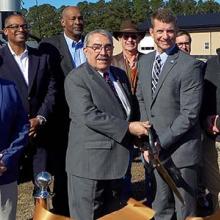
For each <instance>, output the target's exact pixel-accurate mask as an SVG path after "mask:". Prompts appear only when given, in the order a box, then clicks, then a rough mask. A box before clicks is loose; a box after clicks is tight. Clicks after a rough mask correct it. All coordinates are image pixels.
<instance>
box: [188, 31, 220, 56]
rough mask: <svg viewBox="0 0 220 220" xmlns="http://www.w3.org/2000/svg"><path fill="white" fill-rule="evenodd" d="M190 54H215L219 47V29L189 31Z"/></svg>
mask: <svg viewBox="0 0 220 220" xmlns="http://www.w3.org/2000/svg"><path fill="white" fill-rule="evenodd" d="M190 35H191V37H192V51H191V54H192V55H216V49H217V48H219V47H220V31H203V32H199V31H198V32H193V33H192V32H191V33H190Z"/></svg>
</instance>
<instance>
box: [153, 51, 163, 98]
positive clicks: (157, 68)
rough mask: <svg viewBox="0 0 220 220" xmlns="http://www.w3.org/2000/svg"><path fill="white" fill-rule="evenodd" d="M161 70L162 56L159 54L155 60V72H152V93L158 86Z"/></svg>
mask: <svg viewBox="0 0 220 220" xmlns="http://www.w3.org/2000/svg"><path fill="white" fill-rule="evenodd" d="M160 71H161V58H160V56H159V55H158V56H157V57H156V59H155V61H154V67H153V72H152V82H151V88H152V94H154V92H155V90H156V88H157V83H158V81H159V76H160Z"/></svg>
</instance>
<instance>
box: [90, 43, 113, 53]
mask: <svg viewBox="0 0 220 220" xmlns="http://www.w3.org/2000/svg"><path fill="white" fill-rule="evenodd" d="M86 47H88V48H91V49H93V50H94V52H95V53H100V52H101V51H102V49H103V48H104V50H105V51H106V52H112V50H113V48H114V46H113V45H111V44H106V45H102V44H94V45H92V46H86Z"/></svg>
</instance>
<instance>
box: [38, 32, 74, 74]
mask: <svg viewBox="0 0 220 220" xmlns="http://www.w3.org/2000/svg"><path fill="white" fill-rule="evenodd" d="M39 49H40V50H42V51H43V52H44V53H47V54H49V55H50V59H51V61H52V62H53V64H54V65H55V66H56V67H57V66H58V68H59V69H60V70H61V72H62V74H63V76H64V77H65V76H66V75H67V74H68V73H69V72H70V71H71V70H72V69H73V68H74V65H73V62H72V57H71V54H70V51H69V48H68V45H67V43H66V40H65V38H64V34H63V33H61V34H59V35H56V36H53V37H51V38H45V39H43V40H42V42H41V43H40V46H39Z"/></svg>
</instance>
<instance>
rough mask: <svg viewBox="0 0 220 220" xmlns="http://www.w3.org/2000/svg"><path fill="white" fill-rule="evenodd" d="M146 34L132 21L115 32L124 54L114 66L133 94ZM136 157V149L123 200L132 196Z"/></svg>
mask: <svg viewBox="0 0 220 220" xmlns="http://www.w3.org/2000/svg"><path fill="white" fill-rule="evenodd" d="M144 35H145V32H144V31H141V30H139V29H138V27H137V25H136V24H135V23H133V22H132V21H131V20H124V21H122V23H121V27H120V30H119V31H115V32H113V36H114V37H115V38H116V39H117V40H119V42H120V43H121V46H122V52H121V53H120V54H117V55H115V56H113V58H112V65H113V66H116V67H119V68H121V69H123V70H124V71H125V72H126V74H127V76H128V79H129V81H130V86H131V90H132V94H133V95H134V94H135V90H136V86H137V75H138V73H137V62H138V58H139V56H140V55H141V53H139V52H138V49H137V48H138V43H139V42H140V40H141V39H142V38H143V37H144ZM133 155H134V149H133V148H132V150H131V152H130V163H129V167H128V170H127V173H126V175H125V177H124V178H123V181H124V186H123V190H122V198H123V199H127V198H129V197H130V196H131V195H132V190H131V161H132V158H133Z"/></svg>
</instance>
